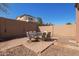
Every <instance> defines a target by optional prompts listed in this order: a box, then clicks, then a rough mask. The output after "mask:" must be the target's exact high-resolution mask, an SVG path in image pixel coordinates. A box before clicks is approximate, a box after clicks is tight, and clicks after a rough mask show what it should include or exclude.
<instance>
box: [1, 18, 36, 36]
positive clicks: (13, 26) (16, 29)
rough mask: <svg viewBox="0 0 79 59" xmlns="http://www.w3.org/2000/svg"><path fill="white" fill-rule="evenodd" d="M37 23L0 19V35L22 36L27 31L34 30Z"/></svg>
mask: <svg viewBox="0 0 79 59" xmlns="http://www.w3.org/2000/svg"><path fill="white" fill-rule="evenodd" d="M36 30H37V24H36V23H34V22H29V23H27V22H25V21H18V20H8V19H0V37H11V36H22V35H25V34H26V32H27V31H36Z"/></svg>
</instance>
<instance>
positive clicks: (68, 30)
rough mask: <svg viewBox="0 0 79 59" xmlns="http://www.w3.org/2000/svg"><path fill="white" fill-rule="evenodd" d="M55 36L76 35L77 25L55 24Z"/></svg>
mask: <svg viewBox="0 0 79 59" xmlns="http://www.w3.org/2000/svg"><path fill="white" fill-rule="evenodd" d="M54 35H55V36H76V25H63V26H54Z"/></svg>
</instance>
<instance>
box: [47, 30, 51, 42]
mask: <svg viewBox="0 0 79 59" xmlns="http://www.w3.org/2000/svg"><path fill="white" fill-rule="evenodd" d="M46 40H47V41H50V40H51V32H48V33H47V35H46Z"/></svg>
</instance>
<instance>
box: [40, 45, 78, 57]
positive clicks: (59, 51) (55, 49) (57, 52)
mask: <svg viewBox="0 0 79 59" xmlns="http://www.w3.org/2000/svg"><path fill="white" fill-rule="evenodd" d="M41 55H43V56H79V51H78V50H72V49H69V48H64V47H59V46H55V45H52V46H50V47H49V48H48V49H46V50H45V51H44V52H43V53H42V54H41Z"/></svg>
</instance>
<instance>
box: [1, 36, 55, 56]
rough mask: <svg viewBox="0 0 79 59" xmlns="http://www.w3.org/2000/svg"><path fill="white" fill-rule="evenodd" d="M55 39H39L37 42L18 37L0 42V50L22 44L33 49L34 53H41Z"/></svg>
mask: <svg viewBox="0 0 79 59" xmlns="http://www.w3.org/2000/svg"><path fill="white" fill-rule="evenodd" d="M54 42H55V41H39V42H28V38H26V37H25V38H19V39H14V40H10V41H6V42H0V51H4V50H7V49H11V48H13V47H16V46H19V45H23V46H25V47H26V48H28V49H30V50H31V51H34V52H35V53H36V54H38V55H41V53H42V52H43V51H44V50H46V49H47V48H48V47H50V46H51V45H53V44H54Z"/></svg>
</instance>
